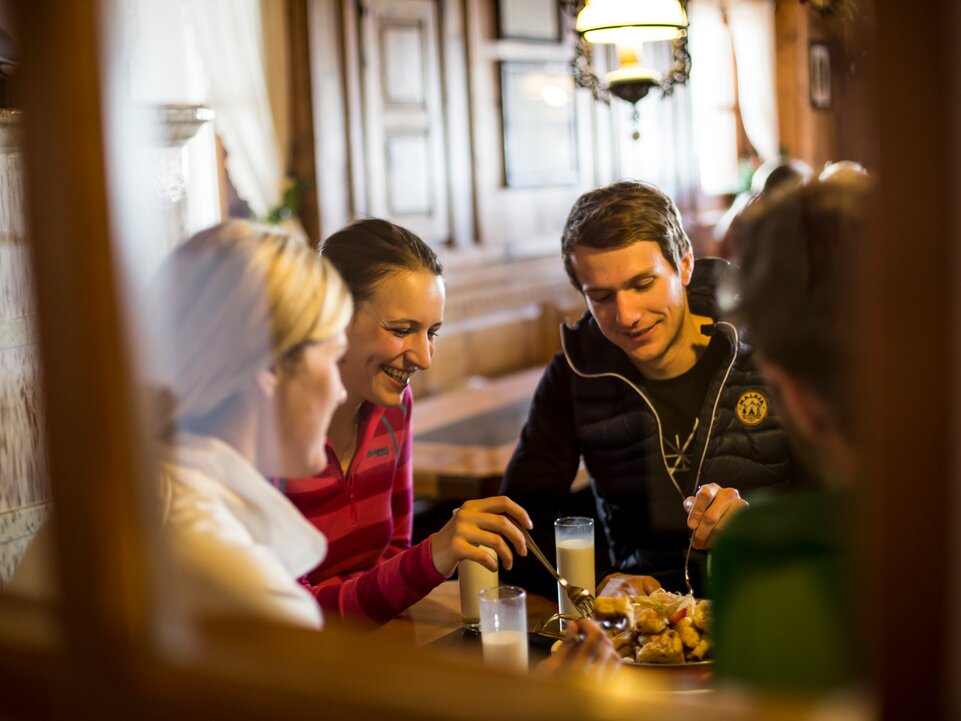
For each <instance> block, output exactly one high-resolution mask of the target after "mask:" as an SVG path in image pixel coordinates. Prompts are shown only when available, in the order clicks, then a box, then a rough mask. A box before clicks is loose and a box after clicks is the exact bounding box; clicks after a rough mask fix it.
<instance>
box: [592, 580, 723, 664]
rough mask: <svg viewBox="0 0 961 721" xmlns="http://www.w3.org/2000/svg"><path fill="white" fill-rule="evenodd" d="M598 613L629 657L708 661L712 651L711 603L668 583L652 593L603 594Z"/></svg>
mask: <svg viewBox="0 0 961 721" xmlns="http://www.w3.org/2000/svg"><path fill="white" fill-rule="evenodd" d="M594 609H595V613H594V617H595V618H596V619H597V620H598V621H600V622H601V625H602V626H603V627H604V628H606V629H607V633H608V635H609V636H610V637H611V640H612V642H613V643H614V648H615V649H617V652H618V654H620V656H621V657H622V658H624V659H625V660H631V661H634V662H636V663H644V664H683V663H696V662H699V661H705V660H707V658H708V657H709V655H710V650H711V641H710V637H709V634H710V627H711V604H710V602H709V601H704V600H697V599H695V598H694V596H692V595H683V594H678V593H671V592H670V591H665V590H664V589H658V590H656V591H654V592H653V593H652V594H651V595H650V596H632V597H630V598H623V597H619V598H613V597H605V596H601V597H600V598H598V599H597V600H596V602H595V605H594Z"/></svg>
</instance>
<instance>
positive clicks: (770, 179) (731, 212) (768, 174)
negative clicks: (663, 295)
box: [714, 158, 814, 259]
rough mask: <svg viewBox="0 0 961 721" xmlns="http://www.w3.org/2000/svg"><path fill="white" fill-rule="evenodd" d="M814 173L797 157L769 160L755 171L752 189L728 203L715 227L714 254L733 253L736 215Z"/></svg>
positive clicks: (797, 183)
mask: <svg viewBox="0 0 961 721" xmlns="http://www.w3.org/2000/svg"><path fill="white" fill-rule="evenodd" d="M813 175H814V171H813V170H811V166H810V165H808V164H807V163H805V162H804V161H803V160H799V159H797V158H781V159H779V160H768V161H767V162H765V163H763V164H762V165H761V167H759V168H758V169H757V170H755V171H754V175H752V176H751V189H750V190H749V191H745V192H743V193H740V194H739V195H738V196H737V197H736V198H735V199H734V202H733V203H731V207H730V208H728V209H727V212H725V213H724V215H723V216H722V217H721V219H720V220H719V221H718V222H717V224H716V225H715V226H714V238H715V239H716V240H717V251H716V253H717V255H718V256H720V257H721V258H727V259H730V258H731V256H732V253H733V251H732V249H731V233H732V229H733V227H734V225H735V224H736V223H737V218H738V216H739V215H740V214H741V213H743V212H744V210H745V209H746V208H747V207H748V206H749V205H751V204H752V203H756V202H758V201H759V200H761V199H762V198H764V197H765V196H767V195H770V194H771V193H773V192H774V191H776V190H778V189H783V188H790V187H792V186H795V185H803V184H804V183H806V182H808V181H809V180H810V179H811V177H812V176H813Z"/></svg>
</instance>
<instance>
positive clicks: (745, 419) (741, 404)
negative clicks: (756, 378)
mask: <svg viewBox="0 0 961 721" xmlns="http://www.w3.org/2000/svg"><path fill="white" fill-rule="evenodd" d="M767 407H768V403H767V396H765V395H764V394H763V393H761V392H760V391H745V392H744V393H742V394H741V397H740V398H738V399H737V405H736V406H735V407H734V410H735V412H736V413H737V419H738V420H739V421H741V423H743V424H744V425H746V426H750V427H753V426H756V425H758V424H759V423H760V422H761V421H763V420H764V419H765V418H767Z"/></svg>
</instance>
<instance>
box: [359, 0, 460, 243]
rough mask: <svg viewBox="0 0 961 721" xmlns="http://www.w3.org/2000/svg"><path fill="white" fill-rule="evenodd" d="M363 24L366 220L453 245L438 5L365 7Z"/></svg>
mask: <svg viewBox="0 0 961 721" xmlns="http://www.w3.org/2000/svg"><path fill="white" fill-rule="evenodd" d="M363 7H364V12H363V15H362V18H361V41H362V47H361V52H362V54H363V65H362V91H363V98H364V134H365V141H366V152H367V158H366V160H367V184H368V201H369V203H370V206H369V209H370V212H371V214H372V215H375V216H380V217H387V218H389V219H390V220H392V221H394V222H396V223H398V224H400V225H403V226H405V227H407V228H409V229H410V230H412V231H414V232H415V233H417V234H418V235H419V236H421V237H422V238H423V239H424V240H426V241H427V242H429V243H432V244H434V245H442V244H446V243H447V242H448V241H449V240H450V237H451V230H450V216H449V212H448V198H447V192H448V183H447V172H446V162H445V147H444V138H445V132H444V115H443V107H442V94H441V83H440V73H439V70H440V47H439V43H440V32H439V28H438V14H439V11H438V5H437V3H435V2H432V0H365V4H364V6H363Z"/></svg>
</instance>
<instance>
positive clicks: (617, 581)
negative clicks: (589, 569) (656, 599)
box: [597, 573, 661, 597]
mask: <svg viewBox="0 0 961 721" xmlns="http://www.w3.org/2000/svg"><path fill="white" fill-rule="evenodd" d="M660 587H661V584H660V583H658V580H657V579H656V578H654V577H653V576H631V575H628V574H626V573H612V574H610V575H609V576H606V577H605V578H604V580H602V581H601V582H600V584H598V587H597V595H598V596H627V597H630V596H650V595H651V593H653V592H654V591H656V590H657V589H659V588H660Z"/></svg>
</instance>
